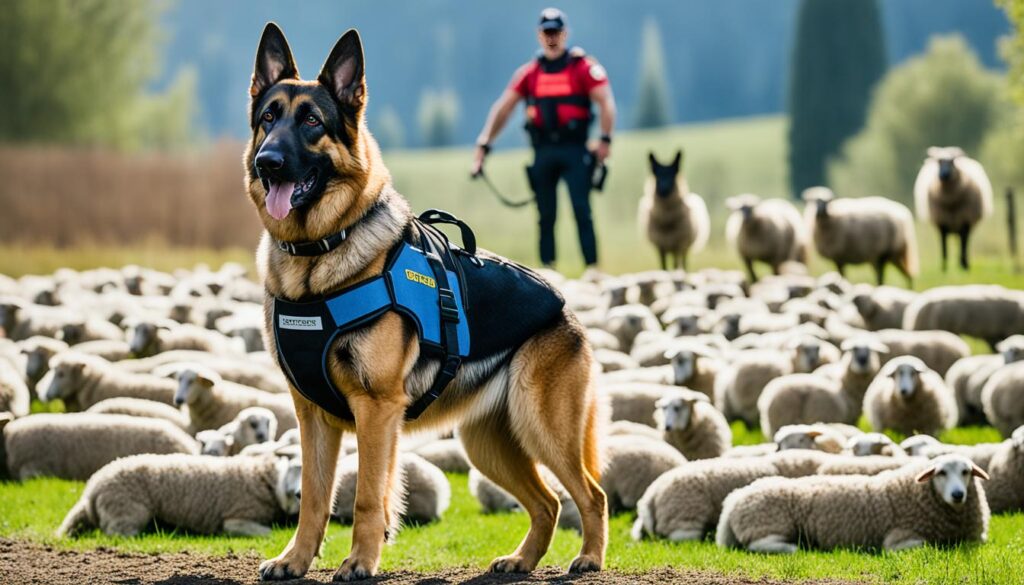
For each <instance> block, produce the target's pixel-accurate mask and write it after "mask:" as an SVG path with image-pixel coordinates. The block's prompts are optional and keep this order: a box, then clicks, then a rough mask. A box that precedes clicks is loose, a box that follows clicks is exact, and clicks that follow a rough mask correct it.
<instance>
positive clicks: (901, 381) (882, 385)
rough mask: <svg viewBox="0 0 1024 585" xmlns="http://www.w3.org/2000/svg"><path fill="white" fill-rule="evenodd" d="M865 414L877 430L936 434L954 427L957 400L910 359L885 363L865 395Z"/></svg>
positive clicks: (925, 368) (934, 375) (939, 380)
mask: <svg viewBox="0 0 1024 585" xmlns="http://www.w3.org/2000/svg"><path fill="white" fill-rule="evenodd" d="M864 414H865V416H867V419H868V422H869V423H870V424H871V428H873V429H874V430H876V431H879V432H881V431H883V430H886V429H892V430H895V431H898V432H901V433H903V434H905V435H912V434H915V433H921V434H924V435H933V436H934V435H937V434H938V433H939V431H943V430H946V429H951V428H953V427H954V426H955V425H956V421H957V418H958V416H959V414H958V413H957V410H956V399H955V398H954V397H953V393H952V392H951V391H950V390H949V389H948V388H946V384H945V382H943V381H942V378H941V377H940V376H939V374H937V373H936V372H935V371H934V370H932V369H930V368H928V366H926V365H924V362H922V361H921V360H919V359H917V358H915V357H912V356H903V357H899V358H896V359H894V360H892V361H890V362H889V363H887V364H886V365H885V366H884V367H883V368H882V369H881V370H880V371H879V372H878V376H876V377H875V380H874V381H873V382H871V386H869V387H868V391H867V393H865V395H864Z"/></svg>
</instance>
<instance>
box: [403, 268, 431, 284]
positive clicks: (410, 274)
mask: <svg viewBox="0 0 1024 585" xmlns="http://www.w3.org/2000/svg"><path fill="white" fill-rule="evenodd" d="M405 277H406V278H408V279H409V280H411V281H413V282H418V283H420V284H425V285H427V286H429V287H430V288H437V283H436V282H435V281H434V279H433V278H430V277H429V276H427V275H425V274H420V273H419V272H416V271H413V270H409V269H408V268H406V269H405Z"/></svg>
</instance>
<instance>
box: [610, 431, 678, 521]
mask: <svg viewBox="0 0 1024 585" xmlns="http://www.w3.org/2000/svg"><path fill="white" fill-rule="evenodd" d="M602 448H603V449H604V457H603V459H604V461H605V468H604V471H603V472H602V473H601V480H600V483H601V489H603V490H604V492H605V494H607V496H608V510H609V511H610V512H613V513H614V512H615V511H618V510H631V509H634V508H636V503H637V500H639V499H640V496H642V495H643V493H644V491H645V490H646V489H647V487H648V486H649V485H651V483H652V482H653V481H654V480H656V479H657V478H658V477H659V476H660V475H661V474H663V473H665V472H666V471H668V470H670V469H672V468H675V467H679V466H680V465H683V464H684V463H686V457H684V456H683V455H682V454H681V453H679V451H677V450H676V449H675V448H674V447H672V446H671V445H669V444H668V443H665V442H663V441H653V440H649V439H645V438H641V437H636V436H633V437H625V436H619V437H608V438H607V439H605V440H604V442H603V445H602Z"/></svg>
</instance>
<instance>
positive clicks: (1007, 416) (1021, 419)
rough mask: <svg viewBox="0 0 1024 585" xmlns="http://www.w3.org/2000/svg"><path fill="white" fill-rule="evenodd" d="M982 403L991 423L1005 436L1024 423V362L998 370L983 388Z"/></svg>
mask: <svg viewBox="0 0 1024 585" xmlns="http://www.w3.org/2000/svg"><path fill="white" fill-rule="evenodd" d="M981 404H982V406H983V407H984V409H985V416H986V417H987V418H988V421H989V423H991V424H992V426H994V427H995V428H997V429H999V432H1000V433H1002V434H1003V436H1004V437H1006V436H1009V434H1010V433H1012V432H1013V430H1014V429H1016V428H1017V427H1019V426H1021V425H1024V362H1015V363H1012V364H1009V365H1006V366H1003V367H1002V368H999V369H998V370H996V372H995V373H994V374H992V376H991V377H990V378H989V379H988V381H987V382H985V386H984V387H983V388H982V390H981Z"/></svg>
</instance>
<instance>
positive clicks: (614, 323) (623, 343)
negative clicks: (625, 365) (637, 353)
mask: <svg viewBox="0 0 1024 585" xmlns="http://www.w3.org/2000/svg"><path fill="white" fill-rule="evenodd" d="M604 329H605V330H606V331H608V332H609V333H611V334H612V335H614V336H615V337H616V339H618V340H619V348H620V349H621V350H622V351H629V350H630V349H631V348H632V347H633V340H634V339H635V338H636V336H637V335H638V334H639V333H640V332H641V331H661V322H660V321H658V318H657V317H655V316H654V313H652V312H651V310H650V309H648V308H647V307H646V306H644V305H636V304H634V305H622V306H619V307H612V308H611V309H608V313H607V315H606V316H605V324H604Z"/></svg>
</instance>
